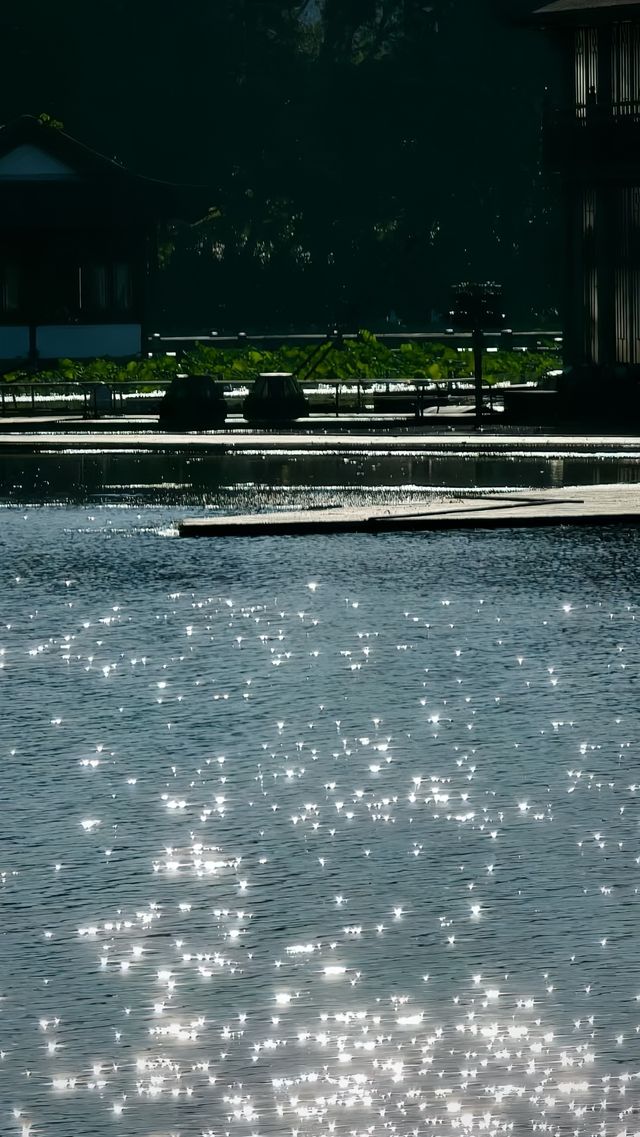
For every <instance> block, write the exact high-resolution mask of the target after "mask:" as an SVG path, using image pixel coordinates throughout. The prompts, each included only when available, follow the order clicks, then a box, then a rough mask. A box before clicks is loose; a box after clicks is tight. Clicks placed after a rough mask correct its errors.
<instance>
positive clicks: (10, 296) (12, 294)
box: [0, 261, 20, 316]
mask: <svg viewBox="0 0 640 1137" xmlns="http://www.w3.org/2000/svg"><path fill="white" fill-rule="evenodd" d="M19 309H20V273H19V271H18V266H17V265H16V264H15V263H13V262H12V261H5V262H4V263H2V262H0V315H2V316H10V315H11V314H12V313H15V312H18V311H19Z"/></svg>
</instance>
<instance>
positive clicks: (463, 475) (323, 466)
mask: <svg viewBox="0 0 640 1137" xmlns="http://www.w3.org/2000/svg"><path fill="white" fill-rule="evenodd" d="M638 481H640V457H633V456H627V457H624V458H621V459H616V458H612V457H610V456H609V457H607V456H597V455H593V454H583V455H581V454H557V455H555V456H551V457H547V456H544V455H540V454H537V455H536V454H530V455H522V454H518V453H513V454H494V455H478V454H464V453H457V454H455V453H453V454H420V453H411V452H406V453H400V454H393V453H384V452H382V453H373V454H371V453H367V452H366V451H362V452H360V453H357V452H356V453H351V454H341V453H335V452H331V451H329V452H322V451H316V452H312V453H305V452H301V451H295V450H291V451H283V452H280V453H271V454H270V453H264V452H258V451H256V452H254V453H240V454H193V453H191V454H175V453H167V454H159V453H155V454H154V453H150V452H147V453H131V452H129V453H126V452H115V453H114V452H93V453H92V452H90V451H86V450H80V451H76V452H70V453H50V454H29V453H28V452H25V453H23V454H15V453H14V454H9V455H7V454H6V453H2V454H0V502H1V501H12V502H15V501H22V502H27V503H32V502H45V501H49V502H68V503H73V502H80V503H81V502H86V501H89V500H91V501H95V502H130V503H132V502H139V503H141V504H149V503H151V502H152V503H154V504H158V503H164V504H167V505H182V506H193V505H207V506H209V507H212V508H217V509H222V510H224V511H226V512H235V511H238V510H239V511H245V510H253V509H256V508H261V507H267V508H280V507H284V508H291V507H295V506H308V505H313V504H316V505H323V504H326V503H328V502H339V501H344V502H349V503H362V502H378V503H379V502H380V501H382V500H388V501H398V500H400V501H404V500H407V499H411V498H412V497H420V498H424V496H425V494H430V493H442V492H443V491H449V492H451V493H456V492H460V491H463V490H472V491H474V492H475V491H476V490H482V489H487V488H492V487H495V486H506V487H512V488H523V487H536V488H539V489H545V488H549V487H557V486H560V487H562V486H575V485H597V484H610V483H615V484H617V483H624V482H634V483H635V482H638Z"/></svg>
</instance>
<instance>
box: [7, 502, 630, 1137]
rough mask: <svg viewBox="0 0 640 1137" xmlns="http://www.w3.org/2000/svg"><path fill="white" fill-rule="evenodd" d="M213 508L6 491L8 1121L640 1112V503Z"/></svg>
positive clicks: (415, 1123) (194, 1132)
mask: <svg viewBox="0 0 640 1137" xmlns="http://www.w3.org/2000/svg"><path fill="white" fill-rule="evenodd" d="M180 515H181V514H180V511H179V510H178V511H176V510H166V509H162V508H158V507H154V508H146V509H145V508H135V509H133V508H123V507H122V506H120V505H117V506H114V507H112V508H107V507H105V506H95V505H93V504H91V505H89V506H86V505H85V506H82V507H69V508H57V509H54V508H21V509H18V508H8V509H4V510H2V512H0V564H1V565H2V600H1V602H0V650H1V651H2V655H1V656H0V664H2V670H1V671H0V699H1V700H2V708H3V715H2V737H1V739H0V755H1V759H2V766H1V770H2V783H1V791H2V801H3V813H2V817H3V824H2V829H1V832H0V904H1V922H0V936H1V939H0V1132H2V1133H8V1134H10V1133H17V1134H23V1135H24V1137H26V1135H27V1134H33V1135H35V1134H42V1135H46V1137H49V1135H51V1137H53V1135H56V1137H58V1135H59V1137H62V1135H65V1137H67V1135H70V1134H73V1135H74V1137H106V1135H109V1137H173V1135H178V1134H179V1135H180V1137H202V1135H207V1137H208V1135H210V1134H216V1135H218V1134H229V1135H231V1134H233V1135H236V1134H237V1135H242V1137H250V1135H252V1134H258V1133H260V1134H268V1133H276V1132H277V1133H284V1132H287V1133H292V1134H297V1135H299V1137H304V1135H307V1134H309V1135H315V1134H318V1135H320V1134H323V1135H324V1134H328V1133H343V1132H344V1133H348V1134H350V1135H351V1134H358V1135H360V1134H380V1135H382V1134H388V1133H390V1134H399V1135H409V1134H418V1133H430V1132H441V1133H443V1134H445V1133H446V1134H450V1133H487V1134H494V1133H495V1134H497V1133H503V1132H514V1133H526V1132H549V1133H563V1134H564V1133H576V1134H612V1135H613V1134H619V1133H624V1132H626V1133H629V1134H631V1133H634V1132H636V1131H637V1128H638V1115H637V1108H638V1102H639V1101H640V1093H639V1086H638V1077H639V1071H640V1037H639V1031H640V1004H639V1002H638V999H639V998H640V979H639V978H638V972H637V967H636V957H637V929H638V926H639V916H640V912H639V910H638V887H639V884H640V875H639V871H640V870H639V867H638V865H639V863H640V848H639V841H638V820H639V815H638V793H639V791H640V777H639V774H638V745H639V742H640V716H639V712H638V666H639V656H640V649H639V646H638V635H637V620H638V607H637V596H638V585H639V582H640V555H639V551H638V544H637V540H636V531H635V530H634V529H633V530H632V529H629V530H627V529H624V528H615V529H610V530H608V529H605V528H601V529H593V530H591V529H581V530H580V531H572V530H562V529H556V530H554V529H551V530H548V531H544V532H542V531H535V532H531V533H529V532H527V531H525V530H522V531H514V532H508V531H502V532H495V533H494V532H481V531H478V532H475V533H473V532H470V533H442V534H440V533H439V534H428V533H422V534H408V535H389V536H378V537H372V536H367V535H362V536H357V535H356V536H354V535H349V536H347V535H345V536H331V537H321V536H317V537H310V538H305V539H304V540H300V539H296V538H278V539H272V538H258V539H255V538H254V539H248V540H245V539H235V540H233V541H228V540H227V541H225V540H219V541H215V540H211V541H198V542H188V541H180V540H178V539H175V538H172V537H171V536H170V534H171V533H172V531H173V523H174V522H175V520H176V518H177V517H178V516H180Z"/></svg>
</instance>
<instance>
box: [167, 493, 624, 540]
mask: <svg viewBox="0 0 640 1137" xmlns="http://www.w3.org/2000/svg"><path fill="white" fill-rule="evenodd" d="M639 522H640V486H635V485H622V486H618V485H614V486H580V487H577V488H576V489H575V490H573V489H569V490H567V489H558V490H540V491H536V490H531V491H528V492H527V491H524V492H522V493H518V494H514V493H499V492H496V493H487V494H482V495H478V496H474V497H464V498H458V499H456V500H448V501H443V500H442V499H440V500H437V501H434V500H433V499H432V500H431V501H429V500H426V501H425V502H423V503H420V502H412V503H411V504H410V505H409V504H407V505H390V506H369V507H358V508H352V507H346V506H336V507H329V508H326V509H325V508H323V509H311V510H300V511H297V512H287V513H280V512H278V513H252V514H242V515H240V516H234V517H226V516H225V517H222V516H218V515H216V516H211V517H203V518H193V519H188V520H185V521H182V522H181V523H180V524H179V526H178V529H179V533H180V536H181V537H272V536H288V535H297V536H303V535H310V534H314V533H315V534H318V533H323V534H329V533H394V532H395V533H398V532H411V531H417V530H440V529H496V528H505V529H507V528H514V527H519V528H522V527H527V526H531V527H533V526H542V525H547V526H548V525H613V524H628V525H637V524H638V523H639Z"/></svg>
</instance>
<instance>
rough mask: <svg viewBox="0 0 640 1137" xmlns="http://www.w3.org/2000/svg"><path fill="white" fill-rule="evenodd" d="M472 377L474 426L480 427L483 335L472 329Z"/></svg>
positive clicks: (480, 330) (480, 331)
mask: <svg viewBox="0 0 640 1137" xmlns="http://www.w3.org/2000/svg"><path fill="white" fill-rule="evenodd" d="M472 339H473V377H474V384H475V399H476V426H477V427H479V426H482V348H483V346H484V334H483V332H482V328H474V330H473V335H472Z"/></svg>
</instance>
